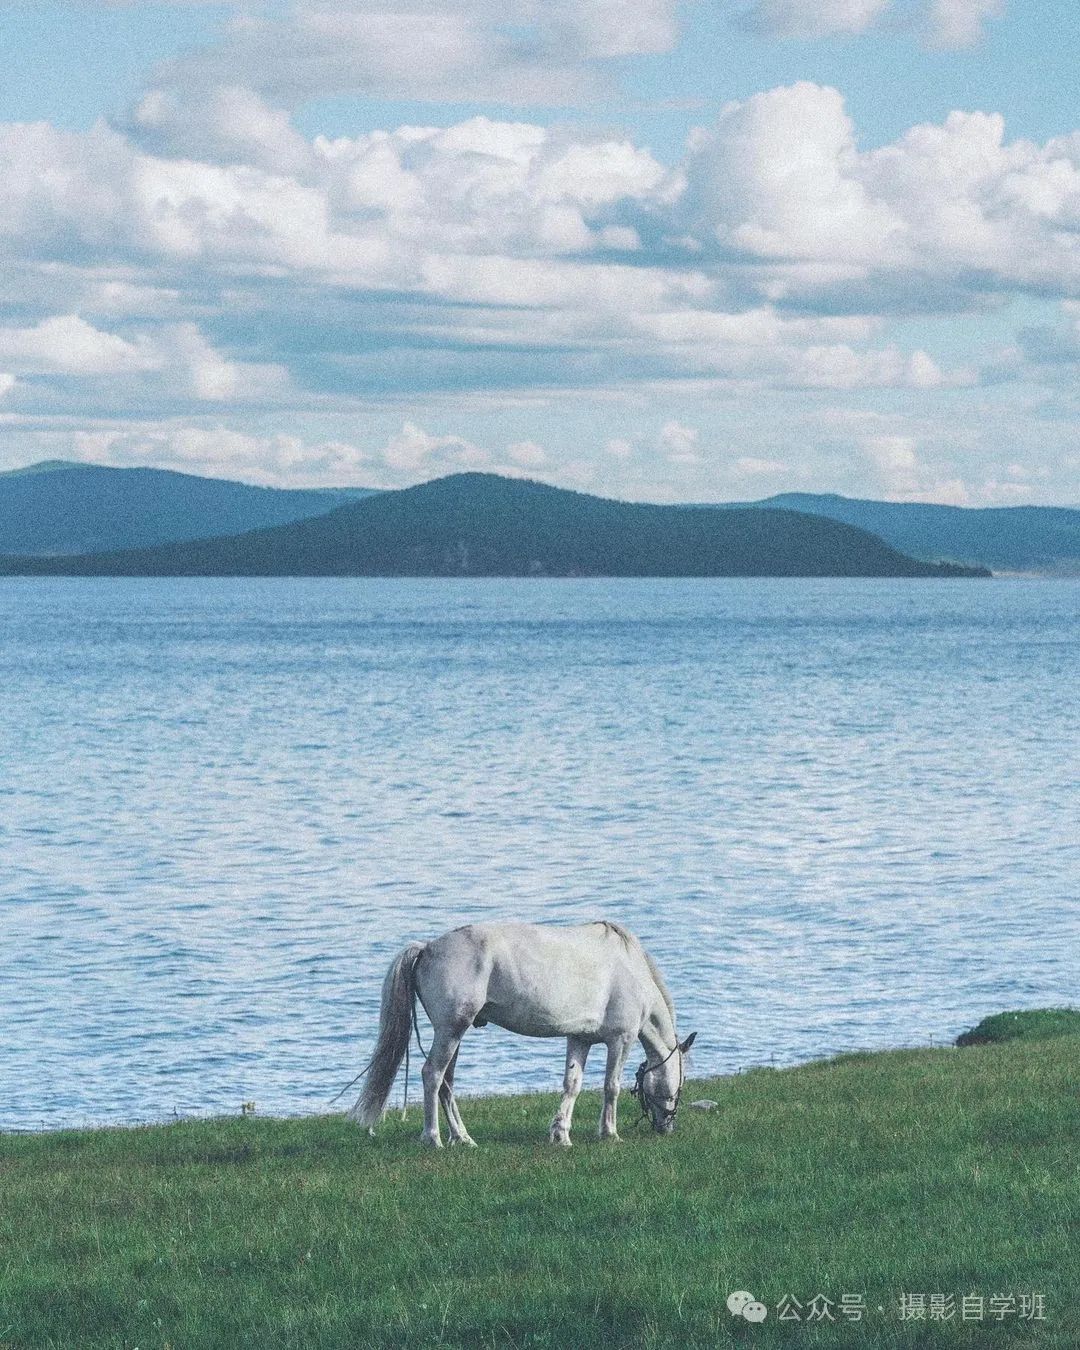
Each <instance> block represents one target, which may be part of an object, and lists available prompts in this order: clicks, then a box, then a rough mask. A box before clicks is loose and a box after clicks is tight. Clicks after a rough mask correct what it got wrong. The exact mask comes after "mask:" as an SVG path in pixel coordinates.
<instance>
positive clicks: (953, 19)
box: [929, 0, 1005, 47]
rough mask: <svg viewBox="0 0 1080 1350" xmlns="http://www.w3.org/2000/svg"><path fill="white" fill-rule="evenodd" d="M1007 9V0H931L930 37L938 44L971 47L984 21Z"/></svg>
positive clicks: (941, 45) (999, 14)
mask: <svg viewBox="0 0 1080 1350" xmlns="http://www.w3.org/2000/svg"><path fill="white" fill-rule="evenodd" d="M1004 12H1005V0H930V8H929V32H930V39H931V41H932V42H933V43H934V44H935V45H936V46H939V47H972V46H974V45H975V43H977V42H978V41H979V40H980V39H981V38H982V36H983V24H984V22H985V21H986V20H987V19H996V18H1000V16H1001V15H1002V14H1004Z"/></svg>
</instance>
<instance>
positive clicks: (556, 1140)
mask: <svg viewBox="0 0 1080 1350" xmlns="http://www.w3.org/2000/svg"><path fill="white" fill-rule="evenodd" d="M548 1139H549V1141H550V1142H551V1143H553V1144H554V1145H555V1146H556V1148H569V1147H570V1136H569V1135H568V1134H565V1133H562V1134H559V1133H557V1132H556V1131H554V1130H552V1132H551V1133H550V1134H549V1135H548Z"/></svg>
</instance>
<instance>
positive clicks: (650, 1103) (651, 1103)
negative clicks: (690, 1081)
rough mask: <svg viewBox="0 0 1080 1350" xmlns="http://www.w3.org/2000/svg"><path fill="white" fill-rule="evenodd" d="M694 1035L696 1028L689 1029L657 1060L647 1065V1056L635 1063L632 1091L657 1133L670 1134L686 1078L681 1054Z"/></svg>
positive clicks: (688, 1047) (686, 1049) (689, 1045)
mask: <svg viewBox="0 0 1080 1350" xmlns="http://www.w3.org/2000/svg"><path fill="white" fill-rule="evenodd" d="M695 1036H697V1032H696V1031H692V1032H691V1033H690V1035H689V1036H687V1038H686V1040H685V1041H681V1042H678V1043H677V1044H676V1045H675V1048H674V1050H672V1051H671V1053H670V1054H668V1055H667V1056H666V1057H665V1058H664V1059H662V1060H660V1061H659V1062H658V1063H656V1064H652V1065H650V1064H649V1062H648V1060H646V1061H645V1062H644V1064H639V1065H638V1071H637V1075H636V1076H635V1078H634V1086H633V1088H631V1093H632V1095H633V1096H634V1097H636V1098H637V1101H638V1104H639V1105H640V1107H641V1110H642V1114H643V1115H646V1116H648V1117H649V1120H650V1121H651V1122H652V1127H653V1129H654V1130H655V1131H656V1133H657V1134H670V1133H671V1132H672V1130H673V1129H674V1128H675V1117H676V1115H677V1114H678V1111H679V1098H680V1096H681V1095H682V1089H683V1083H684V1082H685V1081H686V1075H685V1073H684V1072H683V1056H684V1055H685V1054H686V1052H687V1051H688V1050H689V1049H690V1047H691V1046H692V1045H693V1043H694V1038H695Z"/></svg>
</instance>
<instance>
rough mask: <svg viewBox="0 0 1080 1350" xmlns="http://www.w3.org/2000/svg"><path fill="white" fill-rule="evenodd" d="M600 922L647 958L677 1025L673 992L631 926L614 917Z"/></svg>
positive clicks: (657, 985)
mask: <svg viewBox="0 0 1080 1350" xmlns="http://www.w3.org/2000/svg"><path fill="white" fill-rule="evenodd" d="M599 923H600V924H601V925H602V927H604V928H609V929H610V930H611V931H612V932H613V933H615V934H616V935H617V936H618V937H620V938H622V940H623V942H625V943H626V945H627V946H628V947H629V948H631V949H632V950H633V951H636V952H640V953H641V955H642V956H643V957H644V958H645V964H646V965H647V966H648V968H649V974H650V975H651V976H652V977H653V983H654V984H655V985H656V987H657V989H659V990H660V993H661V995H662V996H663V999H664V1002H665V1003H666V1004H667V1010H668V1012H669V1013H670V1014H671V1024H672V1026H674V1025H675V1005H674V1003H672V1001H671V992H670V991H669V989H668V987H667V985H666V984H665V983H664V977H663V975H661V974H660V967H659V966H658V965H657V964H656V962H655V961H654V960H653V959H652V957H651V956H650V955H649V953H648V951H647V950H646V949H645V948H644V947H643V946H642V944H641V941H640V939H638V938H636V937H635V936H634V934H633V933H631V931H630V930H629V928H624V927H623V926H622V924H621V923H616V922H615V921H614V920H613V919H600V920H599Z"/></svg>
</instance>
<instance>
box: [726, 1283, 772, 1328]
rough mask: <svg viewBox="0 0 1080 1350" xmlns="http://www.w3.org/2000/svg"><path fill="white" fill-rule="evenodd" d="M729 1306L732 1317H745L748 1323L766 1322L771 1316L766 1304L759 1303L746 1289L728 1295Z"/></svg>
mask: <svg viewBox="0 0 1080 1350" xmlns="http://www.w3.org/2000/svg"><path fill="white" fill-rule="evenodd" d="M727 1306H728V1312H729V1313H731V1315H732V1317H744V1318H745V1319H746V1320H747V1321H748V1322H764V1321H765V1319H766V1317H768V1315H769V1310H768V1308H766V1306H765V1304H764V1303H759V1302H758V1301H757V1299H756V1298H755V1297H754V1296H753V1294H748V1293H747V1292H746V1290H745V1289H736V1290H735V1292H734V1293H733V1294H728V1301H727Z"/></svg>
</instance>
